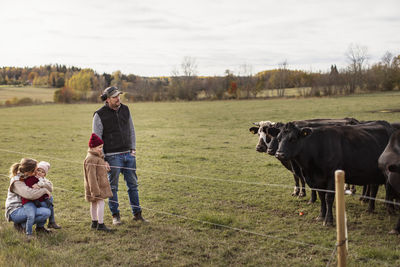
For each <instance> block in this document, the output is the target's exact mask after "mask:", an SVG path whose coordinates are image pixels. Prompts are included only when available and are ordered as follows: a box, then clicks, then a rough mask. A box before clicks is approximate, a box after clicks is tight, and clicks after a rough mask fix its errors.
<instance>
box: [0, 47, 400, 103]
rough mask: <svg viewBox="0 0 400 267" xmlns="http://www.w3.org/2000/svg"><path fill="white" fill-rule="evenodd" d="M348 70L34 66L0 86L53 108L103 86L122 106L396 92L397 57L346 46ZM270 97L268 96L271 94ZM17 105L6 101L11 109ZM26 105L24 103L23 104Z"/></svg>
mask: <svg viewBox="0 0 400 267" xmlns="http://www.w3.org/2000/svg"><path fill="white" fill-rule="evenodd" d="M346 56H347V58H348V62H349V64H348V66H346V67H345V68H342V69H338V68H337V67H336V65H331V68H330V71H326V72H321V71H319V72H307V71H302V70H291V69H290V66H289V64H288V62H287V61H286V60H285V61H283V62H282V63H280V64H279V66H278V67H277V68H276V69H273V70H266V71H262V72H259V73H256V74H253V73H252V67H251V66H249V65H242V66H240V70H239V71H238V72H237V73H235V72H233V71H231V70H226V71H225V75H224V76H212V77H204V76H199V75H198V74H197V64H196V60H195V59H194V58H191V57H185V58H184V59H183V61H182V63H181V65H180V69H176V70H173V71H172V74H171V75H170V76H168V77H142V76H138V75H134V74H124V73H122V72H121V71H115V72H113V73H111V74H109V73H103V74H99V73H97V72H96V71H94V70H92V69H81V68H78V67H74V66H72V67H67V66H65V65H59V64H55V65H53V64H51V65H45V66H38V67H24V68H21V67H1V68H0V85H10V86H28V85H29V86H34V87H52V88H58V89H57V90H56V91H55V93H54V101H55V102H57V103H74V102H99V101H100V98H99V95H100V94H101V92H102V90H104V88H106V87H108V86H117V87H118V88H120V89H121V90H122V91H123V92H124V95H123V97H124V99H125V100H127V101H176V100H188V101H192V100H222V99H252V98H260V97H268V95H269V94H267V96H265V94H264V95H263V94H262V92H265V91H268V90H270V91H273V92H274V94H273V95H274V96H277V97H287V96H288V95H287V93H286V92H287V89H288V88H295V89H297V95H298V96H303V97H309V96H332V95H345V94H346V95H347V94H353V93H355V92H360V91H369V92H371V91H391V90H399V89H400V55H397V56H394V55H393V54H391V53H390V52H386V53H385V54H384V55H383V56H382V58H381V60H380V61H379V62H376V63H373V64H367V59H368V54H367V52H366V49H365V48H363V47H359V46H356V47H351V48H349V50H348V51H347V54H346ZM271 95H272V94H271ZM19 102H21V100H18V99H15V98H14V99H12V100H6V101H5V104H6V105H15V104H21V103H19ZM22 102H23V103H22V104H26V102H29V100H26V99H25V100H24V101H22Z"/></svg>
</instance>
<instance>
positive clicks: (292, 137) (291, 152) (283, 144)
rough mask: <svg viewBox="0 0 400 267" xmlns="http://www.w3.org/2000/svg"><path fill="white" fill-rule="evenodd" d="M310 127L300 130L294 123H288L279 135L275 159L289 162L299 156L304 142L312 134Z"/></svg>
mask: <svg viewBox="0 0 400 267" xmlns="http://www.w3.org/2000/svg"><path fill="white" fill-rule="evenodd" d="M312 131H313V130H312V129H311V128H309V127H304V128H299V127H297V126H296V125H295V124H294V123H292V122H289V123H287V124H286V125H285V126H284V127H283V129H281V131H280V133H279V134H278V138H277V139H278V141H279V146H278V150H277V151H276V153H275V157H277V158H278V159H280V160H288V159H292V158H294V157H295V156H297V155H298V154H299V153H300V151H301V148H302V142H303V140H304V139H305V138H307V137H308V136H310V135H311V134H312Z"/></svg>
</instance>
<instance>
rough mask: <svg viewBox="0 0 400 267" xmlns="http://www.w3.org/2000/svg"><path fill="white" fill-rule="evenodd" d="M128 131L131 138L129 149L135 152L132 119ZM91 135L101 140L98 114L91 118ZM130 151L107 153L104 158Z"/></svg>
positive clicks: (101, 125) (101, 127) (101, 131)
mask: <svg viewBox="0 0 400 267" xmlns="http://www.w3.org/2000/svg"><path fill="white" fill-rule="evenodd" d="M129 131H130V137H131V144H132V146H131V149H132V150H136V135H135V127H134V125H133V120H132V117H131V118H130V120H129ZM92 133H95V134H96V135H97V136H99V137H100V138H102V139H103V123H102V122H101V119H100V116H99V114H97V113H95V114H94V116H93V124H92ZM126 152H130V151H120V152H115V153H107V154H105V156H111V155H115V154H120V153H126Z"/></svg>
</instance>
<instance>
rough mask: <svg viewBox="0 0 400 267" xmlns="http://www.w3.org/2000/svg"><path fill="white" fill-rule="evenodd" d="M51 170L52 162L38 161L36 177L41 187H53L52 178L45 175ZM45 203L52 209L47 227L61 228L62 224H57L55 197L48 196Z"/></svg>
mask: <svg viewBox="0 0 400 267" xmlns="http://www.w3.org/2000/svg"><path fill="white" fill-rule="evenodd" d="M49 170H50V163H48V162H46V161H41V162H39V163H38V165H37V169H36V178H38V180H39V181H38V182H37V185H38V186H39V187H41V188H42V187H44V188H46V189H48V190H49V189H53V184H52V183H51V182H50V180H48V179H46V177H45V176H46V175H47V173H48V172H49ZM45 203H46V205H47V207H48V208H49V209H50V211H51V215H50V217H49V223H48V224H47V227H48V228H53V229H61V226H59V225H57V223H56V219H55V217H54V205H53V197H50V198H46V199H45ZM41 206H42V207H43V206H44V204H43V203H42V205H41Z"/></svg>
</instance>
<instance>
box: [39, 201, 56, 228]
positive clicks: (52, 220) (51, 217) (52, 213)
mask: <svg viewBox="0 0 400 267" xmlns="http://www.w3.org/2000/svg"><path fill="white" fill-rule="evenodd" d="M50 202H51V204H53V197H50ZM40 205H41V206H42V207H43V208H48V209H49V210H50V217H49V223H55V222H56V220H55V218H54V206H53V205H51V206H50V207H49V206H47V203H46V202H44V201H42V202H40Z"/></svg>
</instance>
